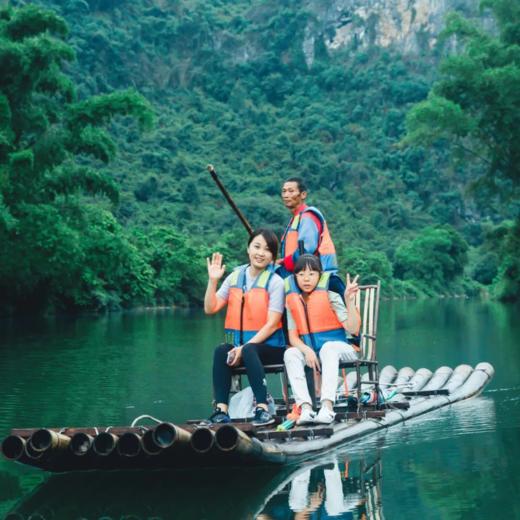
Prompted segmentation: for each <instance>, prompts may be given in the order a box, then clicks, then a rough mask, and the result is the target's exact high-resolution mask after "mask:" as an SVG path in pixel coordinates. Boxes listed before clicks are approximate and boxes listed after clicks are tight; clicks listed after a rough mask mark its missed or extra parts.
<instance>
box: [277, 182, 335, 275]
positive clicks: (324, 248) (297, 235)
mask: <svg viewBox="0 0 520 520" xmlns="http://www.w3.org/2000/svg"><path fill="white" fill-rule="evenodd" d="M306 198H307V187H306V186H305V183H304V182H303V180H302V179H301V178H300V177H291V178H290V179H287V180H286V181H285V182H284V183H283V186H282V201H283V203H284V205H285V207H286V208H287V209H288V210H289V211H290V212H291V213H292V215H293V216H292V218H291V220H290V222H289V224H288V225H287V228H286V229H285V232H284V234H283V236H282V240H281V248H282V254H281V259H280V260H279V261H278V264H279V268H278V269H277V271H276V272H277V273H278V274H279V275H280V276H281V277H282V278H286V277H287V276H289V275H290V274H291V273H292V272H293V269H294V264H295V262H296V260H297V259H298V257H299V256H300V251H299V244H302V245H303V252H304V253H309V254H311V255H317V256H319V257H320V260H321V265H322V268H323V270H324V271H331V272H333V273H336V272H337V270H338V261H337V258H336V249H335V247H334V244H333V242H332V239H331V238H330V234H329V229H328V227H327V223H326V221H325V218H324V217H323V214H322V213H321V211H320V210H319V209H317V208H315V207H313V206H307V205H306V204H305V199H306Z"/></svg>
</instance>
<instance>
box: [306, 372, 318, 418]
mask: <svg viewBox="0 0 520 520" xmlns="http://www.w3.org/2000/svg"><path fill="white" fill-rule="evenodd" d="M305 378H306V379H307V388H308V389H309V395H310V396H311V401H312V407H313V408H314V409H316V388H315V386H314V370H313V369H312V368H309V367H307V366H306V367H305Z"/></svg>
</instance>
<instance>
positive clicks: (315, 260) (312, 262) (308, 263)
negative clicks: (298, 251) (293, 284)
mask: <svg viewBox="0 0 520 520" xmlns="http://www.w3.org/2000/svg"><path fill="white" fill-rule="evenodd" d="M307 267H308V268H309V269H310V270H311V271H318V272H320V273H321V272H322V271H323V268H322V267H321V262H320V259H319V257H317V256H315V255H310V254H307V253H306V254H304V255H302V256H300V257H299V258H298V260H296V262H295V264H294V274H297V273H299V272H300V271H305V269H306V268H307Z"/></svg>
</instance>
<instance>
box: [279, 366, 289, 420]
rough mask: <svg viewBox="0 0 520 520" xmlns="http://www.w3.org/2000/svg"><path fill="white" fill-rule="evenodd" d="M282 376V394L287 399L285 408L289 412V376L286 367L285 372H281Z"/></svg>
mask: <svg viewBox="0 0 520 520" xmlns="http://www.w3.org/2000/svg"><path fill="white" fill-rule="evenodd" d="M280 378H281V380H282V395H283V398H284V400H285V410H286V414H288V413H289V411H290V410H289V377H288V376H287V370H286V369H285V368H284V369H283V372H282V373H281V374H280Z"/></svg>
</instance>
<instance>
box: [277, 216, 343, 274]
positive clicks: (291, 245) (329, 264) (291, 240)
mask: <svg viewBox="0 0 520 520" xmlns="http://www.w3.org/2000/svg"><path fill="white" fill-rule="evenodd" d="M307 212H310V213H313V214H314V215H316V217H317V218H318V219H319V220H320V222H321V225H322V232H321V235H320V237H319V239H318V250H317V251H308V253H311V254H318V256H319V257H320V261H321V265H322V268H323V270H324V271H333V272H335V271H337V270H338V260H337V257H336V248H335V247H334V243H333V242H332V238H331V237H330V233H329V228H328V227H327V222H326V221H325V217H324V216H323V214H322V213H321V211H320V210H319V209H317V208H315V207H313V206H308V207H307V208H305V209H304V210H303V211H301V212H300V213H298V214H297V215H295V216H294V218H293V219H292V221H291V222H290V224H289V226H287V229H286V230H285V233H284V234H283V236H282V258H284V257H286V256H291V255H293V254H294V253H295V252H296V251H298V238H299V229H300V224H301V221H302V218H303V215H304V214H305V213H307Z"/></svg>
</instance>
